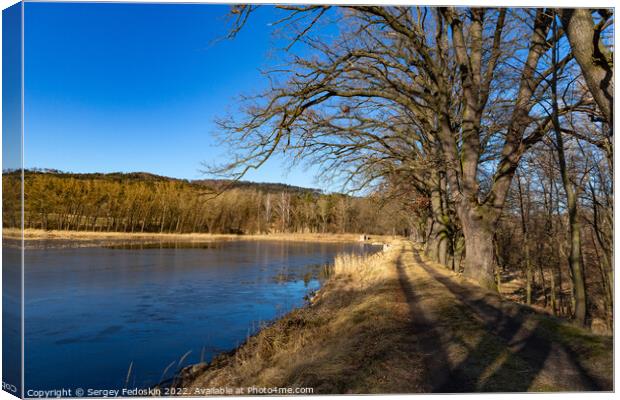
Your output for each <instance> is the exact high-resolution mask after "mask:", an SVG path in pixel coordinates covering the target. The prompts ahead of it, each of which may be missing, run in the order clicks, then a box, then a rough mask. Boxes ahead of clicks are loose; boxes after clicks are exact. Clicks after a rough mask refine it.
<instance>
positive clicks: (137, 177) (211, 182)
mask: <svg viewBox="0 0 620 400" xmlns="http://www.w3.org/2000/svg"><path fill="white" fill-rule="evenodd" d="M8 173H11V172H8ZM24 174H25V175H32V174H47V175H54V176H57V177H59V178H74V179H101V180H108V181H115V182H119V181H142V182H185V183H189V184H193V185H199V186H203V187H206V188H209V189H212V190H215V191H219V190H224V189H257V190H260V191H261V192H264V193H280V192H289V193H313V194H321V193H323V191H322V190H320V189H313V188H304V187H300V186H294V185H287V184H284V183H271V182H251V181H234V180H230V179H195V180H190V179H179V178H171V177H168V176H162V175H157V174H152V173H150V172H139V171H138V172H108V173H102V172H89V173H75V172H65V171H60V170H56V169H42V168H33V169H27V170H25V171H24Z"/></svg>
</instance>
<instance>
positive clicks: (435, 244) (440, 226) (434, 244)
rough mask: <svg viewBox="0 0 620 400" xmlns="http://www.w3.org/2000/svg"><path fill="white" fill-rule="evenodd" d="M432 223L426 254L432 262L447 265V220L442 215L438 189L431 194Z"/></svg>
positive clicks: (446, 217)
mask: <svg viewBox="0 0 620 400" xmlns="http://www.w3.org/2000/svg"><path fill="white" fill-rule="evenodd" d="M431 210H432V214H433V215H432V220H431V221H432V222H431V229H430V232H429V235H428V241H427V243H426V254H427V255H428V256H429V257H430V258H431V259H432V260H434V261H437V262H438V263H440V264H442V265H444V266H447V265H448V244H449V242H450V237H449V229H448V225H447V224H448V219H449V217H448V216H447V215H445V214H444V211H443V205H442V200H441V192H440V190H439V188H437V189H435V190H433V191H432V193H431Z"/></svg>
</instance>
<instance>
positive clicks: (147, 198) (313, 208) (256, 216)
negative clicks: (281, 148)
mask: <svg viewBox="0 0 620 400" xmlns="http://www.w3.org/2000/svg"><path fill="white" fill-rule="evenodd" d="M16 174H18V173H16V172H13V173H5V174H3V185H4V188H5V196H12V197H16V198H18V196H19V185H18V184H17V185H16V184H12V183H11V182H15V181H16V178H17V181H18V175H17V176H16ZM12 192H13V195H12V194H11V193H12ZM24 196H25V202H24V208H25V210H24V211H25V212H24V226H25V227H26V228H33V229H46V230H52V229H53V230H76V231H106V232H112V231H114V232H158V233H159V232H161V233H189V232H205V233H238V234H256V233H275V232H278V233H283V232H298V233H374V234H383V233H389V234H392V233H400V234H404V233H406V232H405V230H406V229H407V224H406V223H405V219H404V215H403V214H402V213H401V212H400V211H399V210H398V208H396V207H395V206H394V204H391V203H389V202H385V201H380V200H379V199H378V198H364V197H352V196H347V195H343V194H337V193H335V194H324V193H321V192H320V191H318V190H316V189H307V188H301V187H297V186H290V185H284V184H274V183H253V182H236V181H227V180H199V181H188V180H182V179H175V178H168V177H163V176H158V175H153V174H149V173H143V172H136V173H110V174H102V173H89V174H75V173H63V172H60V171H42V170H27V171H25V173H24ZM9 204H13V205H14V207H5V208H4V210H3V221H4V225H5V226H13V227H15V226H19V208H16V207H15V206H17V207H18V205H19V202H8V201H7V202H5V205H9Z"/></svg>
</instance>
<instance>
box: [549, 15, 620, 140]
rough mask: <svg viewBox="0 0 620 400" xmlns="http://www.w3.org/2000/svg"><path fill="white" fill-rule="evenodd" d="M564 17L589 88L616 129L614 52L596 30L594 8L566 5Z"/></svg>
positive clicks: (569, 36)
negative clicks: (614, 119) (614, 114)
mask: <svg viewBox="0 0 620 400" xmlns="http://www.w3.org/2000/svg"><path fill="white" fill-rule="evenodd" d="M561 17H562V24H563V25H564V30H565V31H566V35H567V36H568V41H569V43H570V46H571V49H572V51H573V54H574V55H575V59H576V60H577V63H578V64H579V66H580V67H581V72H582V73H583V76H584V78H585V79H586V83H587V85H588V89H590V93H592V97H594V100H595V101H596V104H597V105H598V106H599V108H600V109H601V111H602V112H603V114H604V115H605V118H606V119H607V122H608V123H609V127H610V129H613V123H614V122H613V118H614V117H613V112H614V107H613V99H614V97H613V95H614V71H613V54H612V53H611V52H610V51H609V49H607V47H606V46H605V45H604V44H603V43H602V41H601V38H600V37H599V36H600V31H597V29H595V25H594V20H593V19H592V11H591V10H589V9H586V8H578V9H570V8H565V9H563V10H562V11H561Z"/></svg>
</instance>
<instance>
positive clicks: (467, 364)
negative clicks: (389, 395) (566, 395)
mask: <svg viewBox="0 0 620 400" xmlns="http://www.w3.org/2000/svg"><path fill="white" fill-rule="evenodd" d="M396 268H397V270H398V274H399V281H400V284H401V287H402V290H403V293H404V295H405V297H406V298H407V302H408V304H409V306H410V310H411V320H412V330H413V332H415V333H416V335H418V337H419V339H418V344H419V349H418V351H421V352H423V353H424V354H425V355H426V360H427V363H426V364H427V368H428V376H429V384H430V390H431V391H434V392H472V391H487V390H490V391H509V392H514V391H528V390H535V391H537V390H571V391H573V390H576V391H583V390H586V391H596V390H611V389H612V381H611V346H609V347H606V346H607V345H608V344H610V343H607V342H606V340H604V339H603V340H602V342H599V341H598V339H599V338H598V337H595V336H594V335H589V334H588V333H586V332H585V331H581V330H580V329H577V328H574V327H572V326H564V325H563V324H562V323H561V322H560V321H556V320H553V319H551V318H549V317H546V316H542V315H540V314H537V313H535V312H533V311H532V310H530V309H528V308H526V307H523V306H520V305H518V304H515V303H512V302H508V301H504V300H502V299H501V298H500V297H499V296H498V295H496V294H494V293H491V292H488V291H485V290H482V289H481V288H480V287H478V286H476V285H473V284H471V283H469V282H468V281H466V280H464V279H462V278H459V277H458V276H456V275H455V274H452V273H451V272H450V271H447V270H445V269H443V268H441V267H438V266H436V265H432V264H431V263H428V262H426V261H424V260H423V259H422V257H421V256H420V253H419V252H418V251H417V250H415V249H413V248H412V247H411V246H405V247H404V248H403V249H402V253H401V255H400V256H399V258H398V261H397V266H396ZM558 328H559V329H558ZM562 328H564V329H562ZM565 331H567V334H565ZM606 349H607V350H608V351H609V354H608V355H607V356H606V355H605V354H604V352H605V350H606ZM587 353H592V354H587ZM599 358H601V359H602V360H600V359H599ZM601 361H602V362H601ZM597 364H598V365H597ZM608 368H609V369H608Z"/></svg>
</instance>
